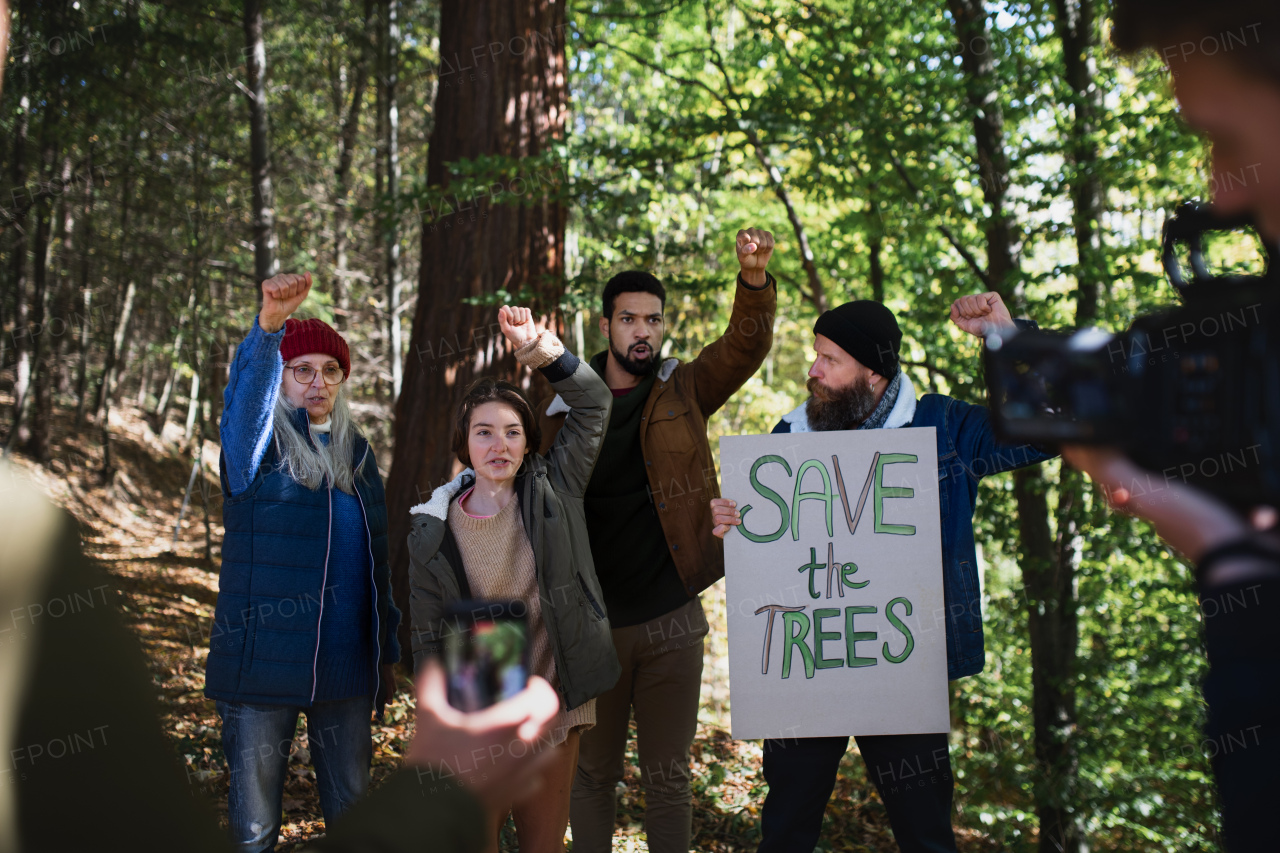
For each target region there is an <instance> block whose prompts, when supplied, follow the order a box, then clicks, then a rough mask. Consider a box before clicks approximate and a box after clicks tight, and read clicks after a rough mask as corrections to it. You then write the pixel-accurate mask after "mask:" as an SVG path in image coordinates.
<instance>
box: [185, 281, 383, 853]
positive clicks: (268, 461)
mask: <svg viewBox="0 0 1280 853" xmlns="http://www.w3.org/2000/svg"><path fill="white" fill-rule="evenodd" d="M310 291H311V274H310V273H301V274H294V273H285V274H281V275H277V276H275V277H273V278H270V279H268V280H267V281H265V282H263V283H262V308H261V310H260V311H259V313H258V316H257V318H256V319H255V320H254V323H253V328H252V329H251V330H250V332H249V335H248V337H246V338H245V340H244V342H243V343H241V344H240V346H239V347H238V348H237V349H236V355H235V360H234V361H233V362H232V364H231V376H230V380H229V381H228V383H227V389H226V394H225V408H224V409H223V413H222V423H221V427H220V432H221V437H222V456H221V480H222V496H223V523H224V524H225V527H226V533H225V536H224V538H223V544H222V568H221V571H220V572H219V575H218V602H217V607H216V610H215V614H214V621H213V626H212V629H211V631H210V636H209V657H208V661H207V663H206V666H205V695H206V696H208V697H209V698H211V699H214V700H215V701H216V704H217V709H218V714H219V716H220V717H221V718H222V744H223V749H224V750H225V752H226V756H227V764H228V766H229V767H230V771H231V788H230V792H229V794H228V810H229V813H230V824H231V825H230V831H231V837H232V839H233V841H234V842H235V843H236V845H237V846H238V848H239V849H241V850H244V851H261V850H271V849H273V848H274V847H275V843H276V838H277V835H278V833H279V830H280V810H281V801H282V799H283V796H284V774H285V770H286V766H287V764H288V762H289V753H290V747H291V744H292V743H293V734H294V728H295V727H296V725H297V720H298V715H299V714H300V713H302V714H305V715H306V717H307V728H308V733H309V746H310V749H311V755H312V758H313V760H314V762H315V766H316V778H317V782H318V785H319V789H320V806H321V809H322V810H323V812H324V817H325V824H326V826H327V825H328V824H329V823H330V822H332V821H333V819H334V818H336V817H337V816H338V815H340V814H341V813H342V812H343V811H345V810H346V809H347V808H348V807H349V806H350V805H351V804H352V803H354V802H355V801H356V800H357V799H358V798H360V797H361V796H362V795H363V794H364V793H365V790H366V789H367V788H368V786H369V764H370V761H371V759H372V757H373V741H372V737H371V733H370V729H369V724H370V717H371V715H372V712H373V711H374V710H377V711H378V713H379V714H380V713H381V710H382V707H383V705H384V704H385V703H386V701H387V698H388V697H389V696H390V694H391V692H392V691H393V690H394V687H395V680H394V675H393V673H392V669H391V667H392V664H394V663H395V662H396V661H397V660H399V658H400V645H399V643H398V642H397V641H396V626H397V625H398V624H399V622H400V611H399V610H397V609H396V606H395V604H394V603H393V602H392V600H391V586H390V570H389V568H388V561H387V510H386V495H385V493H384V491H383V486H382V477H381V476H380V475H379V473H378V463H377V460H376V458H375V456H374V453H373V450H372V448H371V447H370V446H369V442H368V441H366V440H365V438H364V436H362V435H360V433H359V431H358V430H357V429H356V427H355V425H354V424H353V423H352V421H351V414H350V409H349V408H348V405H347V400H346V393H345V387H346V384H345V383H346V382H347V379H348V378H349V377H350V375H351V356H350V350H349V349H348V347H347V342H346V341H345V340H343V338H342V336H341V335H339V334H338V333H337V332H336V331H334V330H333V328H332V327H330V326H329V325H328V324H327V323H325V322H324V321H322V320H315V319H312V320H297V319H294V318H292V317H291V316H290V315H292V314H293V313H294V311H296V310H297V309H298V307H299V306H300V305H301V304H302V302H303V301H304V300H305V299H306V298H307V294H308V293H310Z"/></svg>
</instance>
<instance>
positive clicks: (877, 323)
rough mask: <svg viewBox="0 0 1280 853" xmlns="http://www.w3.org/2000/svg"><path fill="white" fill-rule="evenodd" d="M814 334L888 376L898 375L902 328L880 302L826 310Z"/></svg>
mask: <svg viewBox="0 0 1280 853" xmlns="http://www.w3.org/2000/svg"><path fill="white" fill-rule="evenodd" d="M813 333H814V334H815V335H824V336H826V337H828V338H830V339H831V342H832V343H834V344H835V345H836V346H838V347H840V349H842V350H844V351H845V352H847V353H849V355H851V356H853V357H854V358H856V359H857V360H858V361H859V362H860V363H861V364H862V365H863V366H864V367H869V368H871V369H872V370H874V371H875V372H876V373H879V374H880V375H881V376H883V377H884V378H885V379H892V378H893V377H895V376H897V375H898V349H899V347H901V346H902V330H901V329H899V328H898V321H897V319H896V318H895V317H894V316H893V312H892V311H890V310H889V309H888V308H886V307H884V305H882V304H881V303H879V302H875V301H873V300H870V299H859V300H858V301H857V302H846V303H845V304H843V305H838V306H836V307H835V308H832V309H831V310H830V311H827V312H825V313H824V314H823V315H822V316H821V317H819V318H818V322H816V323H814V324H813Z"/></svg>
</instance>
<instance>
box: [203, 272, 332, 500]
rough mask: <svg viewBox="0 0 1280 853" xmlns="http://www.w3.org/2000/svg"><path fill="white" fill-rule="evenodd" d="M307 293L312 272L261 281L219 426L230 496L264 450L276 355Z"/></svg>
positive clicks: (277, 373) (277, 371) (278, 370)
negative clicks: (288, 323)
mask: <svg viewBox="0 0 1280 853" xmlns="http://www.w3.org/2000/svg"><path fill="white" fill-rule="evenodd" d="M310 292H311V273H300V274H299V273H283V274H281V275H277V276H274V277H273V278H269V279H267V280H266V281H264V282H263V283H262V310H261V311H260V312H259V313H258V316H257V318H256V319H255V320H254V322H253V328H252V329H250V330H249V334H248V336H247V337H246V338H245V339H244V342H243V343H241V344H240V346H239V347H237V348H236V357H235V360H234V361H233V362H231V375H230V377H229V378H228V380H227V388H226V391H225V392H223V396H222V401H223V406H222V422H221V423H220V424H219V427H218V433H219V435H220V436H221V439H222V454H223V462H224V464H225V465H226V469H227V484H228V486H229V487H230V489H231V494H232V495H238V494H240V493H241V492H243V491H244V490H245V489H247V488H249V484H250V483H252V482H253V478H254V477H255V476H256V475H257V473H258V466H259V465H260V464H262V457H263V455H264V454H265V453H266V452H267V442H268V441H270V440H271V421H272V412H273V411H274V410H275V406H276V399H277V398H278V397H279V396H280V378H281V376H282V375H283V373H284V360H283V359H281V358H280V344H281V343H282V342H283V341H284V323H285V320H287V319H289V315H290V314H292V313H293V312H294V311H296V310H297V309H298V306H299V305H301V304H302V301H303V300H304V299H306V298H307V294H308V293H310Z"/></svg>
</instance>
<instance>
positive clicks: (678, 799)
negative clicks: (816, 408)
mask: <svg viewBox="0 0 1280 853" xmlns="http://www.w3.org/2000/svg"><path fill="white" fill-rule="evenodd" d="M772 253H773V235H772V234H770V233H769V232H768V231H762V230H759V229H755V228H751V229H748V230H745V231H739V232H738V236H737V254H738V265H739V267H740V272H739V275H738V280H737V285H736V290H735V295H734V300H733V314H732V316H731V317H730V320H729V328H728V329H727V330H726V331H725V333H724V334H723V335H721V336H720V338H719V340H717V341H715V342H714V343H712V344H710V345H709V346H707V347H705V348H704V349H703V350H702V352H701V353H699V354H698V357H697V358H695V359H694V360H693V361H691V362H688V363H681V362H680V360H679V359H675V358H668V359H665V360H663V359H662V358H661V357H660V355H659V354H660V352H661V348H662V335H663V331H664V327H663V317H662V311H663V307H664V304H665V301H666V292H665V290H664V289H663V287H662V284H661V282H659V281H658V280H657V279H656V278H654V277H653V276H652V275H650V274H648V273H646V272H641V271H638V270H634V271H630V272H624V273H620V274H618V275H616V276H614V277H613V278H612V279H611V280H610V281H609V283H608V284H607V285H606V286H605V289H604V294H603V299H602V301H603V303H604V304H603V315H602V317H601V320H600V331H601V332H602V333H603V334H604V335H605V336H606V337H607V338H608V339H609V348H608V349H607V350H606V351H605V352H602V353H600V354H599V355H597V356H596V357H595V358H593V359H591V362H590V363H591V366H592V367H593V368H594V369H595V370H596V372H597V373H599V374H600V375H601V376H602V377H604V380H605V383H606V384H607V385H608V386H609V388H610V389H611V390H612V391H613V396H614V401H613V411H612V413H611V414H610V417H609V427H608V432H607V433H606V434H605V440H604V446H603V447H602V448H601V451H600V457H599V460H598V461H597V463H596V467H595V471H594V472H593V473H592V475H591V481H590V482H589V484H588V485H587V491H586V496H585V508H586V517H587V534H588V537H589V538H590V540H591V552H592V557H593V558H594V561H595V566H596V574H597V576H598V577H599V580H600V586H601V589H602V591H603V593H604V601H605V608H606V609H607V611H608V613H609V621H610V624H611V625H612V629H613V644H614V647H615V648H616V649H617V651H618V659H619V662H620V663H621V664H622V677H621V678H620V679H619V680H618V683H617V685H616V686H615V687H614V688H613V689H612V690H610V691H609V692H607V693H605V694H604V695H602V696H600V697H599V698H598V699H597V702H596V726H595V728H593V729H591V730H589V731H587V732H585V733H583V735H582V740H581V745H580V751H579V755H578V774H577V779H576V780H575V782H574V786H573V798H572V802H571V805H570V821H571V824H572V827H573V846H574V850H575V851H576V853H605V851H608V850H609V849H610V847H611V844H612V839H613V828H614V822H615V820H616V808H617V807H616V803H615V800H614V796H615V790H616V786H617V784H618V782H620V781H621V780H622V774H623V758H624V755H625V750H626V743H627V723H628V721H629V719H630V717H631V711H632V708H634V709H635V717H636V730H637V733H638V738H639V748H640V756H639V758H640V779H641V783H642V784H643V785H644V789H645V830H646V832H647V834H648V837H649V849H650V850H651V851H654V853H685V851H687V850H688V849H689V842H690V835H691V830H692V819H693V807H692V802H693V795H692V793H691V791H690V789H689V771H688V768H689V745H690V744H691V743H692V742H693V737H694V733H695V731H696V729H697V719H698V692H699V688H700V687H701V684H702V645H703V638H704V637H705V636H706V633H707V620H706V617H705V616H704V615H703V613H702V604H701V603H700V602H699V600H698V593H700V592H701V591H702V590H704V589H706V588H707V587H708V586H710V585H711V584H713V583H715V582H716V581H717V580H719V579H720V578H722V577H723V576H724V550H723V545H722V543H721V541H720V540H719V539H717V538H716V537H714V536H712V535H711V528H712V524H711V509H710V500H711V498H713V497H719V494H720V492H719V489H718V486H717V481H716V471H715V463H714V461H713V460H712V457H711V447H710V445H709V444H708V442H707V418H709V417H710V416H711V415H712V414H713V413H715V411H716V410H717V409H719V408H720V407H721V406H723V405H724V404H725V402H726V401H727V400H728V399H729V397H730V396H732V395H733V393H734V392H735V391H737V390H738V388H740V387H741V386H742V384H743V383H744V382H746V381H747V379H748V378H750V376H751V375H752V374H753V373H755V372H756V370H757V369H759V367H760V365H761V363H762V362H763V361H764V359H765V356H766V355H768V353H769V347H770V346H771V344H772V342H773V316H774V312H775V311H776V310H777V303H778V296H777V283H776V282H775V281H774V280H773V277H772V276H770V275H769V274H768V273H767V272H765V265H766V264H767V263H768V262H769V256H770V255H771V254H772ZM538 411H539V413H540V415H541V418H542V435H543V452H546V450H547V448H549V447H550V445H551V442H552V441H553V440H554V438H555V435H556V432H557V430H559V429H560V426H561V424H562V423H563V422H564V414H565V412H566V411H567V407H566V406H565V405H564V404H563V402H562V401H561V400H559V398H555V399H552V400H551V401H550V402H549V403H548V402H547V401H544V402H543V403H542V404H541V405H540V406H539V408H538Z"/></svg>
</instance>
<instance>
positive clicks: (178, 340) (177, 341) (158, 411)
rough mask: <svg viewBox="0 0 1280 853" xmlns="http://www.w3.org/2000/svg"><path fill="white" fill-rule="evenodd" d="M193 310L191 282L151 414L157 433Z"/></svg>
mask: <svg viewBox="0 0 1280 853" xmlns="http://www.w3.org/2000/svg"><path fill="white" fill-rule="evenodd" d="M195 312H196V288H195V285H194V284H193V285H192V287H191V295H190V296H188V297H187V310H186V311H185V312H184V313H183V315H182V316H181V317H179V318H178V331H177V333H176V334H175V335H174V339H173V361H172V363H171V364H170V365H169V369H168V371H166V375H165V382H164V388H163V389H161V391H160V398H159V399H158V400H156V408H155V411H154V412H152V415H151V418H152V423H153V424H154V425H155V431H156V434H157V435H159V434H162V433H163V432H164V424H165V421H167V420H168V419H169V404H170V403H171V402H172V401H173V389H174V386H176V385H177V384H178V375H179V371H180V370H181V369H182V362H183V359H182V335H183V333H184V332H185V331H186V325H187V318H188V317H191V318H193V324H194V318H195Z"/></svg>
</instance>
